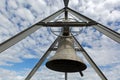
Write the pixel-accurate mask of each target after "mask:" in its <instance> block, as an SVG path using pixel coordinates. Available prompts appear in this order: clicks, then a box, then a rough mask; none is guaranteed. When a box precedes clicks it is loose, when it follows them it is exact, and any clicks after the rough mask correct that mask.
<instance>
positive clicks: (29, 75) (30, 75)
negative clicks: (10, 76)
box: [25, 37, 60, 80]
mask: <svg viewBox="0 0 120 80" xmlns="http://www.w3.org/2000/svg"><path fill="white" fill-rule="evenodd" d="M59 39H60V37H58V38H57V39H56V40H55V41H54V42H53V44H52V45H51V46H50V47H49V49H48V50H47V51H46V53H45V54H44V55H43V56H42V58H41V59H40V60H39V61H38V63H37V64H36V65H35V67H34V68H33V69H32V70H31V72H30V73H29V74H28V76H27V77H26V78H25V80H30V79H31V77H32V76H33V75H34V74H35V72H36V71H37V70H38V69H39V67H40V66H41V65H42V63H43V62H44V61H45V59H46V58H47V56H48V55H49V54H50V52H51V49H52V48H54V47H55V45H56V44H57V42H58V41H59Z"/></svg>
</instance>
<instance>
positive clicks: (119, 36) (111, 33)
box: [67, 8, 120, 43]
mask: <svg viewBox="0 0 120 80" xmlns="http://www.w3.org/2000/svg"><path fill="white" fill-rule="evenodd" d="M67 10H68V12H70V13H71V14H73V15H74V16H76V17H77V18H79V19H80V20H82V21H85V22H94V23H97V25H95V26H93V27H94V28H96V29H97V30H98V31H100V32H102V33H103V34H105V35H106V36H108V37H110V38H111V39H113V40H115V41H116V42H118V43H120V34H119V33H117V32H115V31H113V30H112V29H109V28H107V27H106V26H104V25H102V24H100V23H98V22H96V21H94V20H92V19H90V18H88V17H86V16H84V15H82V14H80V13H78V12H76V11H74V10H72V9H70V8H67Z"/></svg>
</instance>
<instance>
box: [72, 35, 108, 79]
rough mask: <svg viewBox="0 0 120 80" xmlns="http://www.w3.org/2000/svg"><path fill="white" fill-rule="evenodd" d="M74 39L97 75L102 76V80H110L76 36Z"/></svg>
mask: <svg viewBox="0 0 120 80" xmlns="http://www.w3.org/2000/svg"><path fill="white" fill-rule="evenodd" d="M73 39H74V41H75V42H76V43H77V45H78V47H79V48H80V49H81V50H82V54H83V55H84V57H85V58H86V60H87V61H88V62H89V64H90V65H91V66H92V67H93V69H94V70H95V71H96V73H97V74H98V75H99V76H100V78H101V80H108V79H107V78H106V77H105V75H104V74H103V73H102V71H101V70H100V69H99V68H98V66H97V65H96V64H95V62H94V61H93V60H92V58H91V57H90V56H89V55H88V53H87V52H86V51H85V50H84V48H83V47H82V46H81V45H80V43H79V42H78V41H77V39H76V38H75V37H74V36H73Z"/></svg>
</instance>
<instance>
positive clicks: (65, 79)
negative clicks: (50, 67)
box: [65, 72, 67, 80]
mask: <svg viewBox="0 0 120 80" xmlns="http://www.w3.org/2000/svg"><path fill="white" fill-rule="evenodd" d="M65 80H67V72H65Z"/></svg>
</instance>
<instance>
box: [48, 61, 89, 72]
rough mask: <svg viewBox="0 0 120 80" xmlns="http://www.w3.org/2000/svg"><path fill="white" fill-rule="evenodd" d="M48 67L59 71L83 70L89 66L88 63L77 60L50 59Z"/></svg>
mask: <svg viewBox="0 0 120 80" xmlns="http://www.w3.org/2000/svg"><path fill="white" fill-rule="evenodd" d="M61 64H62V65H61ZM65 65H66V66H65ZM46 67H47V68H49V69H51V70H54V71H58V72H81V71H83V70H85V69H86V68H87V65H86V64H84V63H83V62H80V61H76V60H68V59H56V60H50V61H48V62H47V63H46ZM60 68H61V69H60Z"/></svg>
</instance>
